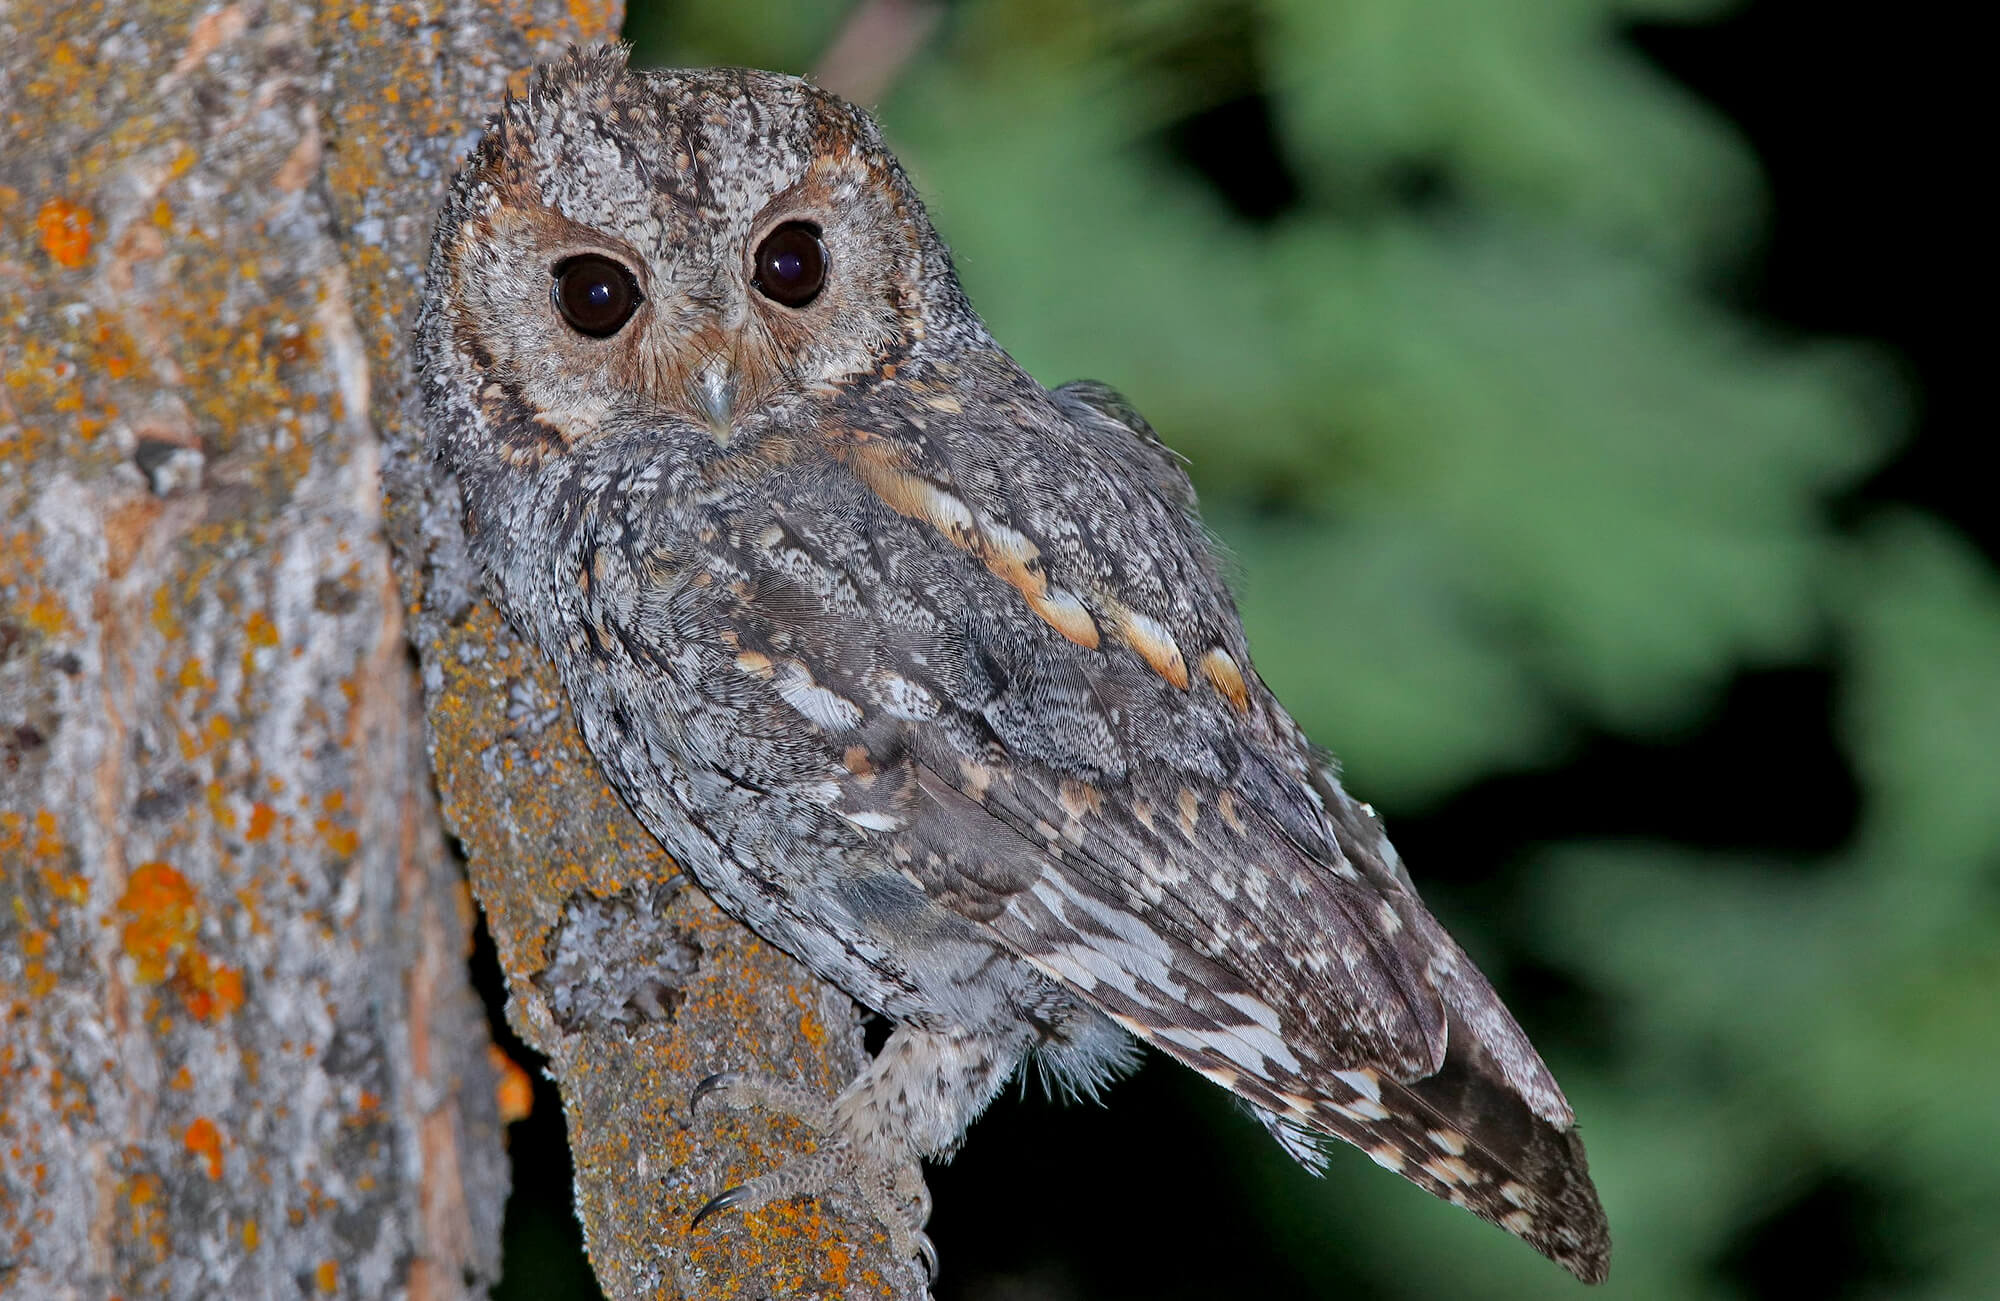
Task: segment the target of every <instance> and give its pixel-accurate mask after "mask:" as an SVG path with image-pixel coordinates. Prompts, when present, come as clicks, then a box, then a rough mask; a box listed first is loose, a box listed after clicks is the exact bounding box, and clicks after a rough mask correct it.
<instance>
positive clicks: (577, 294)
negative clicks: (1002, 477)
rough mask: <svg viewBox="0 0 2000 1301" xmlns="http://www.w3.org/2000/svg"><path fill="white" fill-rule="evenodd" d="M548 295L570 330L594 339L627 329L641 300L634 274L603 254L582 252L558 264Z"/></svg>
mask: <svg viewBox="0 0 2000 1301" xmlns="http://www.w3.org/2000/svg"><path fill="white" fill-rule="evenodd" d="M549 296H550V297H551V298H553V299H554V300H555V304H556V310H557V311H558V312H561V313H562V318H563V319H564V320H565V321H568V322H569V325H570V328H571V329H573V330H575V331H576V332H577V333H578V334H587V335H589V336H590V337H591V338H593V339H608V338H610V337H611V336H612V335H614V334H616V333H618V331H620V330H622V329H624V328H625V322H627V321H629V320H631V319H632V313H634V312H636V311H638V310H639V304H640V302H641V301H642V299H641V297H640V294H639V282H638V281H637V280H635V279H633V278H632V273H631V272H630V271H629V270H627V269H626V268H624V267H623V266H620V265H619V264H618V263H616V262H613V261H612V260H611V259H610V258H608V257H605V256H604V255H603V254H601V253H579V254H577V255H576V256H575V257H570V258H564V259H563V260H562V261H560V262H558V263H556V283H555V286H554V287H553V288H552V289H550V290H549Z"/></svg>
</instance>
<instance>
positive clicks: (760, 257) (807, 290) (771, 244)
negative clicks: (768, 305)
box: [752, 221, 826, 307]
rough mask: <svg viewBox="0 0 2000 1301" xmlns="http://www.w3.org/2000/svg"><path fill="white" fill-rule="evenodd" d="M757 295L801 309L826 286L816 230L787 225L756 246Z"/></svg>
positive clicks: (805, 225) (798, 224) (823, 254)
mask: <svg viewBox="0 0 2000 1301" xmlns="http://www.w3.org/2000/svg"><path fill="white" fill-rule="evenodd" d="M752 283H754V284H755V285H756V286H757V292H758V293H760V294H762V295H764V297H766V298H768V299H770V300H771V301H772V302H774V303H783V304H784V305H785V306H786V307H804V306H805V305H806V304H807V303H809V302H811V301H812V300H813V299H815V298H817V297H819V291H820V288H821V286H823V285H825V284H826V245H824V244H822V243H820V242H819V227H817V226H815V225H812V224H811V223H810V222H804V221H788V222H786V223H785V224H784V225H782V226H780V227H778V228H777V229H776V230H774V231H772V232H771V233H770V234H768V235H766V236H764V242H763V243H762V244H759V245H758V246H757V278H756V280H755V281H753V282H752Z"/></svg>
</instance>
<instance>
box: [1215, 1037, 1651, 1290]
mask: <svg viewBox="0 0 2000 1301" xmlns="http://www.w3.org/2000/svg"><path fill="white" fill-rule="evenodd" d="M1463 1029H1464V1027H1463V1026H1462V1025H1460V1024H1456V1023H1455V1024H1454V1025H1453V1026H1452V1030H1453V1034H1452V1038H1451V1047H1450V1048H1449V1049H1447V1051H1446V1054H1445V1062H1444V1067H1443V1069H1442V1070H1440V1071H1438V1073H1437V1074H1435V1075H1432V1076H1429V1077H1427V1078H1425V1079H1422V1080H1417V1081H1415V1082H1412V1083H1408V1084H1399V1083H1397V1082H1396V1081H1395V1080H1393V1079H1391V1078H1389V1077H1388V1076H1386V1075H1383V1074H1382V1073H1380V1072H1377V1071H1370V1070H1357V1071H1339V1072H1335V1073H1334V1074H1333V1076H1332V1078H1331V1079H1329V1080H1328V1081H1327V1082H1326V1085H1325V1087H1324V1088H1323V1089H1320V1090H1316V1092H1317V1093H1318V1095H1319V1096H1316V1097H1312V1098H1301V1097H1296V1096H1285V1095H1280V1094H1278V1093H1276V1092H1275V1091H1272V1090H1259V1089H1257V1088H1256V1087H1255V1082H1253V1081H1248V1080H1243V1079H1237V1080H1235V1081H1233V1082H1231V1087H1232V1088H1234V1089H1235V1091H1236V1092H1238V1093H1239V1094H1242V1095H1245V1096H1246V1097H1249V1098H1250V1099H1251V1101H1252V1103H1253V1106H1255V1107H1256V1108H1257V1110H1258V1111H1259V1113H1260V1119H1262V1120H1263V1121H1264V1123H1265V1124H1266V1125H1267V1126H1268V1127H1269V1128H1270V1129H1271V1132H1272V1134H1273V1136H1274V1137H1276V1138H1277V1139H1278V1141H1279V1142H1280V1143H1282V1144H1283V1145H1284V1147H1285V1149H1286V1151H1288V1152H1290V1153H1291V1154H1292V1155H1293V1156H1294V1157H1295V1158H1297V1159H1298V1160H1299V1161H1300V1163H1301V1164H1303V1165H1305V1166H1306V1167H1307V1168H1308V1169H1311V1170H1313V1171H1314V1173H1319V1172H1320V1170H1321V1169H1323V1167H1324V1163H1325V1162H1324V1155H1323V1154H1322V1153H1321V1152H1320V1151H1319V1150H1318V1149H1319V1143H1320V1141H1321V1140H1322V1139H1323V1138H1324V1137H1325V1136H1332V1137H1334V1138H1338V1139H1341V1140H1342V1141H1344V1142H1347V1143H1351V1144H1353V1145H1354V1146H1355V1147H1358V1148H1360V1149H1361V1150H1362V1151H1363V1152H1364V1153H1366V1154H1367V1155H1368V1157H1369V1158H1370V1159H1371V1160H1373V1161H1374V1162H1375V1163H1376V1164H1377V1165H1379V1166H1382V1167H1383V1168H1384V1169H1387V1170H1392V1171H1394V1172H1395V1173H1397V1174H1399V1175H1402V1176H1403V1177H1404V1178H1405V1179H1408V1180H1409V1181H1410V1182H1411V1183H1414V1184H1416V1185H1417V1186H1418V1187H1419V1188H1422V1189H1423V1190H1424V1191H1425V1192H1428V1193H1430V1194H1432V1195H1433V1196H1435V1197H1438V1198H1441V1199H1442V1200H1444V1201H1447V1202H1450V1203H1451V1204H1452V1205H1454V1206H1460V1207H1463V1208H1465V1209H1466V1210H1468V1211H1471V1212H1472V1213H1473V1214H1474V1215H1477V1216H1478V1217H1479V1218H1481V1219H1483V1220H1485V1221H1487V1222H1488V1223H1491V1224H1494V1225H1497V1226H1498V1227H1500V1228H1502V1229H1505V1230H1506V1231H1507V1232H1509V1233H1511V1234H1513V1235H1514V1236H1515V1237H1518V1238H1520V1239H1521V1240H1523V1241H1524V1242H1526V1243H1527V1244H1528V1245H1529V1246H1531V1247H1533V1248H1534V1249H1535V1250H1536V1251H1539V1252H1541V1253H1542V1254H1543V1255H1544V1256H1547V1257H1548V1258H1549V1259H1551V1260H1553V1261H1555V1262H1556V1263H1557V1264H1559V1265H1561V1266H1562V1267H1563V1268H1565V1269H1567V1270H1569V1272H1570V1273H1572V1274H1574V1275H1576V1276H1577V1277H1578V1278H1580V1279H1582V1280H1583V1281H1584V1282H1586V1283H1601V1282H1603V1281H1604V1278H1605V1276H1606V1274H1607V1273H1608V1272H1609V1270H1610V1263H1611V1261H1610V1257H1611V1237H1610V1229H1609V1226H1608V1225H1607V1224H1606V1222H1605V1217H1604V1208H1603V1206H1602V1205H1601V1204H1600V1203H1599V1201H1598V1198H1597V1190H1596V1188H1595V1187H1594V1186H1593V1185H1592V1184H1591V1181H1590V1165H1589V1162H1588V1160H1587V1159H1586V1157H1585V1155H1584V1150H1583V1140H1582V1138H1580V1137H1579V1136H1578V1134H1577V1132H1576V1129H1575V1127H1574V1126H1573V1125H1571V1126H1558V1125H1555V1124H1552V1123H1551V1122H1549V1121H1548V1120H1545V1119H1543V1118H1542V1117H1541V1116H1539V1115H1537V1114H1536V1113H1535V1111H1534V1110H1533V1109H1532V1108H1530V1106H1529V1105H1528V1103H1527V1102H1525V1101H1524V1100H1523V1099H1522V1098H1521V1096H1520V1094H1518V1093H1516V1092H1515V1091H1514V1090H1513V1089H1511V1088H1509V1087H1508V1086H1507V1085H1506V1083H1505V1082H1504V1081H1503V1080H1501V1079H1500V1078H1499V1077H1498V1076H1497V1075H1495V1074H1494V1073H1492V1071H1491V1070H1490V1063H1486V1062H1484V1061H1482V1054H1480V1053H1479V1052H1478V1050H1477V1048H1476V1046H1474V1045H1471V1044H1469V1043H1468V1040H1469V1039H1470V1036H1469V1035H1466V1034H1463V1033H1459V1032H1460V1031H1462V1030H1463ZM1197 1069H1200V1070H1203V1073H1204V1074H1212V1073H1213V1072H1211V1071H1210V1070H1207V1069H1205V1068H1203V1067H1201V1066H1197ZM1260 1094H1261V1095H1262V1096H1259V1095H1260Z"/></svg>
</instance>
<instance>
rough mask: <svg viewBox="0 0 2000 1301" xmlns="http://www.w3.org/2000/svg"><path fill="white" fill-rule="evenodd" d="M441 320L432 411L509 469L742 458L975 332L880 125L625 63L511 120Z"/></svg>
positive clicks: (812, 92)
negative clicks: (638, 448) (669, 446)
mask: <svg viewBox="0 0 2000 1301" xmlns="http://www.w3.org/2000/svg"><path fill="white" fill-rule="evenodd" d="M425 299H426V303H425V309H424V316H423V319H422V320H421V321H420V324H419V338H418V354H419V361H420V364H421V366H422V368H423V371H424V376H425V382H426V388H427V392H426V398H427V400H429V401H431V402H433V403H434V404H435V403H436V402H438V401H445V400H448V397H449V395H447V394H445V393H443V392H442V390H447V389H448V390H450V391H451V394H452V395H456V396H457V399H458V401H460V402H462V403H463V404H464V405H462V406H461V407H460V409H459V410H458V412H457V415H458V416H459V417H460V418H459V419H458V420H456V421H446V422H443V423H444V424H446V425H447V426H449V427H452V428H455V429H456V430H458V432H459V435H460V436H463V437H468V438H470V437H477V438H478V441H480V442H481V443H485V444H490V445H491V446H490V447H488V448H483V449H481V450H490V451H497V452H498V453H500V454H501V455H502V456H503V458H504V459H507V460H510V461H512V462H514V463H516V464H518V463H520V462H521V461H522V460H523V459H524V458H525V459H527V460H532V461H539V460H541V459H542V458H544V457H546V456H547V455H549V454H551V453H556V452H560V451H561V450H563V449H566V448H572V447H576V446H579V445H583V444H589V443H591V442H593V441H595V440H598V439H600V438H602V437H605V436H607V435H618V434H628V435H629V434H632V433H635V432H638V431H645V432H646V433H647V434H648V436H650V437H655V438H658V437H668V438H674V437H679V438H685V439H698V440H700V441H703V442H709V441H710V440H712V444H711V445H712V446H726V445H728V444H730V443H732V442H734V441H736V440H738V439H739V438H741V437H743V436H745V435H746V434H754V433H755V431H756V430H757V429H758V428H759V427H760V426H764V425H767V424H768V423H769V422H770V421H771V420H772V419H774V418H781V417H783V416H784V415H785V414H786V413H787V411H788V410H795V409H796V408H797V406H798V405H799V404H800V403H804V402H810V401H812V400H813V399H814V397H815V396H821V397H824V396H826V395H830V394H832V393H833V392H835V391H836V389H837V387H839V386H843V385H845V384H849V383H852V382H854V381H855V380H857V379H858V378H861V377H865V376H868V375H871V374H876V373H879V372H881V371H882V370H883V368H885V367H887V366H889V365H891V364H892V363H894V362H895V361H896V360H897V359H898V358H899V357H901V356H903V355H904V354H906V353H907V352H908V351H909V350H910V349H912V348H913V347H915V346H918V345H919V344H920V343H921V341H922V340H923V339H924V338H925V337H926V336H927V334H934V333H936V332H938V330H939V329H940V327H942V328H943V329H945V330H947V331H949V330H951V329H953V328H954V327H955V328H956V329H958V330H965V329H971V330H974V331H978V326H977V322H976V318H973V317H972V316H971V314H970V312H969V310H968V309H966V308H965V306H964V300H963V298H962V296H961V295H960V294H959V291H958V288H957V285H956V282H955V280H954V279H953V277H952V273H951V268H950V263H949V258H948V256H947V254H946V253H945V250H944V247H943V245H942V243H940V242H939V240H938V239H937V236H936V235H935V234H934V233H933V232H932V230H931V227H930V224H929V222H928V221H927V220H926V219H925V217H924V214H923V210H922V208H921V207H920V205H919V204H918V202H917V200H916V197H915V194H914V193H913V191H912V189H911V187H910V185H909V182H908V181H907V180H906V179H905V177H904V176H903V173H902V171H901V169H900V168H899V167H898V166H897V164H896V161H895V159H894V158H893V157H891V156H890V154H889V152H888V151H887V149H885V148H884V147H883V145H882V140H881V136H880V133H879V132H878V131H877V129H876V127H875V124H874V123H873V122H872V121H870V120H869V118H868V116H867V115H866V114H864V113H862V112H861V111H860V110H858V109H856V108H854V107H853V106H851V105H849V104H847V103H845V102H844V101H842V100H840V99H838V98H837V97H835V96H833V95H829V94H827V93H826V92H824V91H821V90H819V89H817V88H815V87H813V86H811V85H809V84H807V83H806V82H803V81H800V80H798V79H796V78H792V77H784V76H779V75H777V74H774V73H767V72H754V71H748V70H738V69H728V70H707V69H705V70H699V71H679V72H635V71H632V70H629V69H628V68H627V67H626V61H625V52H624V50H623V49H622V48H620V47H615V46H614V47H608V48H606V49H602V50H598V51H593V52H589V53H583V54H572V55H571V57H569V58H568V59H565V60H563V61H561V62H558V63H555V64H552V65H549V66H547V67H544V68H542V69H541V70H539V71H538V72H537V73H536V74H535V76H534V78H533V80H532V81H531V82H530V84H529V87H528V90H527V93H526V94H525V95H524V96H521V97H519V98H515V97H511V96H510V97H509V99H508V101H507V103H506V104H505V106H504V107H503V108H502V109H501V111H500V112H499V114H497V115H496V117H495V118H494V119H493V120H492V122H491V123H490V124H489V127H488V129H487V132H486V134H485V137H484V138H483V140H482V141H481V142H480V145H479V147H478V149H477V150H476V151H475V153H474V154H473V156H472V158H471V160H470V161H469V162H468V164H467V166H466V168H465V170H464V171H463V172H462V173H461V174H460V176H459V177H458V180H457V182H456V184H455V185H454V188H453V191H452V195H451V198H450V199H449V200H448V201H447V204H446V206H445V209H444V212H443V214H442V215H441V217H440V218H439V224H438V232H437V238H436V242H435V244H434V247H433V250H432V255H431V264H430V283H429V285H428V287H427V291H426V294H425ZM433 390H436V391H433ZM435 423H436V422H434V424H435ZM442 450H444V451H445V452H446V454H447V457H448V458H450V453H451V451H452V449H449V448H446V449H442ZM458 450H460V451H470V450H472V449H470V448H465V449H458Z"/></svg>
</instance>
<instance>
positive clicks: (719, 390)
mask: <svg viewBox="0 0 2000 1301" xmlns="http://www.w3.org/2000/svg"><path fill="white" fill-rule="evenodd" d="M738 387H739V386H738V383H737V377H736V367H735V366H734V365H733V364H732V363H731V361H730V359H729V358H728V357H723V356H717V357H710V358H709V360H708V361H707V363H706V364H704V365H703V366H702V368H701V369H700V370H698V371H696V372H695V373H694V374H693V375H692V376H690V377H689V380H688V386H687V388H688V403H689V405H690V406H692V407H693V408H694V409H695V410H696V411H698V412H700V413H701V417H702V419H703V420H705V421H707V423H708V432H709V433H711V434H713V435H715V441H716V442H718V443H722V444H725V445H727V443H728V442H729V439H730V436H731V435H732V434H733V433H735V425H734V423H733V420H734V418H735V415H736V397H737V391H738Z"/></svg>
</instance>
